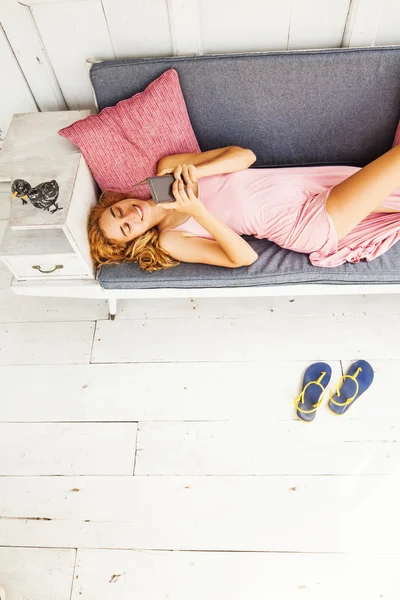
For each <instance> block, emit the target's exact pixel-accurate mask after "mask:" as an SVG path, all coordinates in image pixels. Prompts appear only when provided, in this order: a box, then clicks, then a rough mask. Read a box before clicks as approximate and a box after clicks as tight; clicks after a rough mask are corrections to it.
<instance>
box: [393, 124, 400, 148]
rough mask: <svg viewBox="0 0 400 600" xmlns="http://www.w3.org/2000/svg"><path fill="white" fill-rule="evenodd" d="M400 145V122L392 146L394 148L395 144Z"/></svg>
mask: <svg viewBox="0 0 400 600" xmlns="http://www.w3.org/2000/svg"><path fill="white" fill-rule="evenodd" d="M399 145H400V122H399V125H398V127H397V131H396V135H395V136H394V141H393V146H392V148H394V147H395V146H399Z"/></svg>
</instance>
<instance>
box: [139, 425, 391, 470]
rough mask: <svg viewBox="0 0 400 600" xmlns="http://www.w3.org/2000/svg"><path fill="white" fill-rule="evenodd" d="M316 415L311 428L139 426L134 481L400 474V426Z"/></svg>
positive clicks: (304, 426) (287, 426)
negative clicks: (145, 477)
mask: <svg viewBox="0 0 400 600" xmlns="http://www.w3.org/2000/svg"><path fill="white" fill-rule="evenodd" d="M318 416H319V415H317V417H316V419H315V421H314V423H313V424H312V425H310V424H308V423H307V424H304V423H302V422H300V421H297V422H292V423H291V422H289V423H288V422H285V421H270V422H254V421H246V422H242V423H240V422H207V423H204V422H203V423H141V424H140V430H139V433H138V443H137V459H136V467H135V475H279V474H281V473H285V474H296V475H297V474H298V475H319V474H321V475H325V474H331V475H342V474H385V473H387V474H397V475H400V444H399V443H398V440H399V439H400V421H395V422H394V423H393V424H391V425H389V424H388V423H379V422H374V421H365V422H361V423H360V422H358V421H343V419H342V418H341V417H340V418H336V419H335V415H331V417H332V418H331V419H330V420H329V421H328V420H327V421H323V422H321V420H320V419H318ZM334 419H335V420H334Z"/></svg>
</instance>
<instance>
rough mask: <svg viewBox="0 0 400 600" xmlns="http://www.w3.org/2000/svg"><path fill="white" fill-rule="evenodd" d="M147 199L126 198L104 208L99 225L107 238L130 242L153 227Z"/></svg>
mask: <svg viewBox="0 0 400 600" xmlns="http://www.w3.org/2000/svg"><path fill="white" fill-rule="evenodd" d="M151 212H152V211H151V207H150V203H149V202H148V201H147V200H136V199H135V198H127V199H126V200H121V201H120V202H116V203H115V204H113V205H112V206H110V207H108V208H106V209H105V211H104V212H103V214H102V215H101V217H100V220H99V225H100V228H101V230H102V231H103V233H104V235H105V236H106V237H107V238H108V239H109V240H116V241H118V242H130V241H132V240H134V239H135V238H137V237H139V236H141V235H143V233H145V232H146V231H148V230H149V229H150V228H151V227H153V224H152V219H151Z"/></svg>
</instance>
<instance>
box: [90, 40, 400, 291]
mask: <svg viewBox="0 0 400 600" xmlns="http://www.w3.org/2000/svg"><path fill="white" fill-rule="evenodd" d="M171 67H174V68H175V69H176V70H177V72H178V74H179V79H180V82H181V86H182V90H183V94H184V97H185V100H186V104H187V108H188V112H189V115H190V118H191V122H192V125H193V129H194V131H195V133H196V136H197V139H198V141H199V144H200V148H201V150H203V151H204V150H210V149H213V148H219V147H223V146H230V145H237V146H242V147H246V148H251V149H252V150H253V151H254V152H255V154H256V155H257V162H256V163H255V164H254V166H253V167H252V168H257V167H262V166H268V167H282V166H285V167H287V166H301V165H304V166H306V165H308V166H311V165H315V166H317V165H336V164H341V165H354V166H360V167H362V166H364V165H365V164H367V163H368V162H370V161H372V160H374V159H375V158H377V157H378V156H380V155H381V154H383V153H384V152H386V151H387V150H389V149H390V148H391V146H392V144H393V139H394V135H395V132H396V128H397V125H398V122H399V119H400V46H385V47H377V48H346V49H328V50H306V51H288V52H257V53H246V54H224V55H211V56H210V55H208V56H191V57H186V56H180V57H165V58H164V57H163V58H142V59H129V60H115V61H104V62H100V63H97V64H94V65H93V66H92V67H91V70H90V78H91V82H92V85H93V89H94V92H95V96H96V100H97V104H98V108H99V110H101V109H103V108H104V107H106V106H113V105H115V104H116V103H117V102H118V101H120V100H123V99H125V98H129V97H131V96H132V95H133V94H135V93H137V92H140V91H142V90H144V89H145V87H146V86H147V85H148V84H149V83H150V82H151V81H153V80H154V79H155V78H157V77H158V76H159V75H161V73H163V72H164V71H166V70H167V69H169V68H171ZM246 239H247V240H248V241H249V242H250V244H251V245H252V246H253V247H254V249H255V250H256V251H257V253H258V254H259V259H258V260H257V261H256V262H255V263H254V264H253V265H251V266H249V267H242V268H239V269H228V268H224V267H213V266H209V265H198V264H196V265H191V264H181V265H179V266H178V267H173V268H170V269H166V270H164V271H159V272H156V273H145V272H143V271H142V270H141V269H140V268H139V267H138V266H137V265H136V264H129V263H126V264H123V265H106V266H103V267H102V268H101V269H100V272H99V276H98V279H99V282H100V284H101V286H102V287H103V288H104V289H107V290H118V289H121V290H122V289H154V288H181V289H182V288H184V289H188V288H190V289H193V288H221V287H224V288H225V287H243V286H257V287H258V286H262V287H265V286H276V285H288V284H291V285H295V284H309V283H312V284H316V283H318V284H333V285H334V284H349V285H351V284H363V285H370V284H390V283H392V284H393V283H400V244H397V245H395V246H393V247H392V248H391V249H390V250H389V251H388V252H386V253H385V254H384V255H382V256H381V257H379V258H377V259H375V260H374V261H371V262H369V263H368V262H365V261H362V262H360V263H358V264H349V263H347V264H345V265H343V266H341V267H338V268H333V269H328V268H319V267H313V266H312V265H311V264H310V263H309V260H308V257H307V256H306V255H304V254H298V253H295V252H291V251H288V250H283V249H281V248H279V247H278V246H276V245H275V244H273V243H271V242H268V241H267V240H257V239H255V238H252V237H246Z"/></svg>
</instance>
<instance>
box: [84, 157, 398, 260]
mask: <svg viewBox="0 0 400 600" xmlns="http://www.w3.org/2000/svg"><path fill="white" fill-rule="evenodd" d="M255 160H256V156H255V154H254V153H253V152H252V151H251V150H248V149H244V148H239V147H237V146H230V147H228V148H220V149H218V150H210V151H208V152H202V153H200V154H176V155H172V156H166V157H165V158H163V159H161V161H160V162H159V164H158V169H157V175H165V174H167V173H173V175H174V177H175V181H174V183H173V186H172V190H173V195H174V197H175V200H176V201H175V202H170V203H160V204H156V203H155V202H154V201H153V200H138V199H136V198H132V197H130V196H129V197H126V198H125V199H124V200H116V199H115V195H114V197H113V195H112V194H111V195H109V196H108V197H107V195H103V196H102V198H100V201H99V204H98V205H96V206H95V207H94V208H93V210H92V212H91V214H90V217H89V240H90V246H91V251H92V256H93V259H94V260H95V262H96V263H97V264H98V265H100V264H105V263H111V262H117V263H118V262H124V261H131V262H138V263H139V264H140V266H141V267H142V268H143V269H145V270H147V271H155V270H158V269H165V268H167V267H172V266H175V265H177V264H179V261H182V262H190V263H203V264H208V265H218V266H222V267H232V268H235V267H243V266H245V265H251V264H252V263H254V262H255V261H256V260H257V257H258V256H257V253H256V252H255V251H254V250H253V249H252V248H251V246H250V245H249V244H248V243H247V242H246V241H245V240H244V239H243V238H242V237H241V236H242V235H244V234H245V235H253V236H255V237H257V238H261V239H263V238H265V239H268V240H270V241H271V242H275V243H276V244H278V245H279V246H281V247H282V248H287V249H289V250H294V251H295V252H305V253H307V254H308V255H309V258H310V261H311V263H312V264H313V265H315V266H321V267H336V266H338V265H341V264H343V263H345V262H346V261H348V262H358V261H359V260H360V259H362V258H365V259H367V260H372V259H373V258H375V257H377V256H379V255H380V254H382V253H383V252H385V251H386V250H387V249H388V248H390V246H392V245H393V244H394V243H395V242H397V241H398V239H399V238H400V146H396V147H394V148H392V149H391V150H389V151H388V152H386V153H385V154H383V155H382V156H380V157H379V158H377V159H376V160H374V161H373V162H371V163H370V164H368V165H367V166H366V167H364V168H362V169H360V168H359V167H346V166H331V167H289V168H286V167H285V168H266V169H264V168H262V169H249V167H250V165H252V164H253V163H254V161H255ZM184 184H185V185H186V187H187V192H185V189H184ZM120 196H121V195H120V194H119V197H120ZM127 196H128V195H127Z"/></svg>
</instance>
